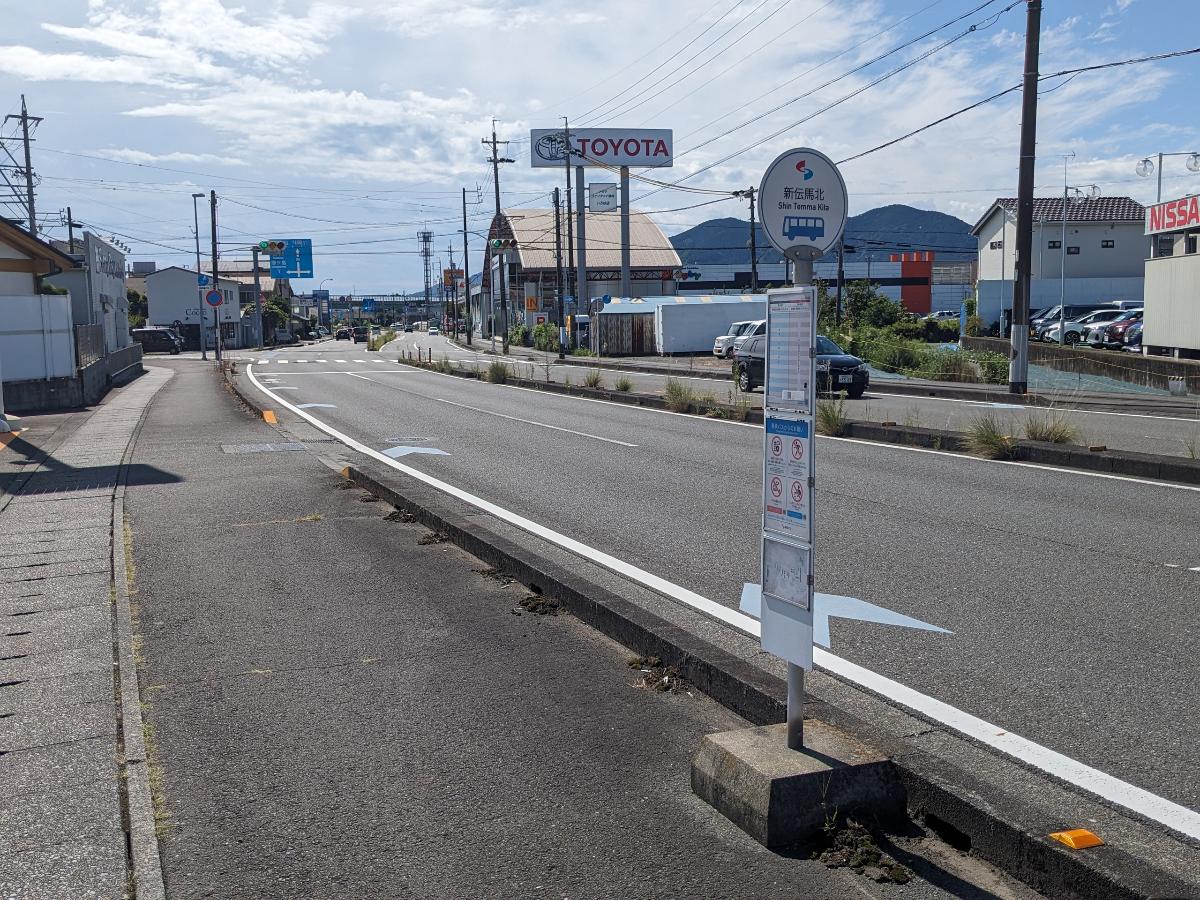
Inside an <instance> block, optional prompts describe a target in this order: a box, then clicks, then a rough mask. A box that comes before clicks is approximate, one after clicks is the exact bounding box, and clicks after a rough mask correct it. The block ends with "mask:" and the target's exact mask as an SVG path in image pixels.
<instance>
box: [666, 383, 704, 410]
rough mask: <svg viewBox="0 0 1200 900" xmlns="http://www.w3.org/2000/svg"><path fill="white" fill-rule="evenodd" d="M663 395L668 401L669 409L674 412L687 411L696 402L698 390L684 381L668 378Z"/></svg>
mask: <svg viewBox="0 0 1200 900" xmlns="http://www.w3.org/2000/svg"><path fill="white" fill-rule="evenodd" d="M663 396H664V397H665V398H666V401H667V409H669V410H671V411H672V412H687V411H688V410H689V409H690V408H691V406H692V404H693V403H695V402H696V392H695V391H693V390H692V389H691V387H690V386H689V385H687V384H685V383H684V382H682V381H678V380H677V379H674V378H668V379H667V384H666V388H665V389H664V390H663Z"/></svg>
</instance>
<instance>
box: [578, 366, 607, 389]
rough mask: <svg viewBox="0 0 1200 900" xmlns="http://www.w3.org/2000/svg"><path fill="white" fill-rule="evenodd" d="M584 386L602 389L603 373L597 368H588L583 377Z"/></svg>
mask: <svg viewBox="0 0 1200 900" xmlns="http://www.w3.org/2000/svg"><path fill="white" fill-rule="evenodd" d="M583 384H584V387H590V388H597V389H602V388H603V387H604V374H603V373H602V372H601V371H600V370H599V369H588V373H587V375H586V376H584V379H583Z"/></svg>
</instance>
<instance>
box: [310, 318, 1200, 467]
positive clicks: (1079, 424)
mask: <svg viewBox="0 0 1200 900" xmlns="http://www.w3.org/2000/svg"><path fill="white" fill-rule="evenodd" d="M339 344H340V345H341V347H343V348H344V347H345V346H346V343H345V342H344V341H339V342H334V344H333V347H334V348H336V347H337V346H338V345H339ZM318 346H329V345H328V344H322V345H318ZM359 346H361V345H359ZM483 346H484V347H489V348H490V346H491V342H490V341H486V342H483ZM497 346H499V343H498V342H497ZM392 350H394V351H396V352H397V353H400V354H403V353H404V352H405V351H407V352H409V353H410V354H415V353H416V352H418V350H419V352H422V353H423V354H425V355H427V354H428V353H429V352H430V351H431V350H432V352H433V357H434V359H435V360H436V359H441V358H443V357H445V358H446V359H449V360H453V361H455V362H459V363H461V364H463V365H478V366H482V367H485V368H486V366H487V364H488V362H489V361H490V359H491V358H490V357H488V356H486V355H484V354H480V353H473V352H471V351H469V350H467V349H465V348H463V347H460V346H457V345H455V344H453V343H451V342H450V341H449V340H447V339H446V338H445V337H443V336H440V335H438V336H432V337H431V336H430V335H428V334H426V333H422V332H414V333H411V334H402V335H400V336H398V338H397V340H396V342H395V343H394V344H393V345H392V347H391V348H389V352H390V351H392ZM331 352H332V351H331ZM337 356H339V357H344V356H345V353H338V354H337ZM512 356H513V361H512V365H513V367H514V369H515V370H516V371H517V372H518V373H519V374H521V375H523V376H525V377H532V378H536V379H539V380H545V379H547V378H549V379H550V380H553V381H557V382H562V381H563V380H564V379H566V378H570V379H571V380H572V381H573V382H574V383H575V384H580V383H582V381H583V379H584V377H585V375H586V374H587V370H586V369H584V368H581V367H579V366H576V365H551V366H550V368H549V371H547V367H546V366H545V365H544V364H543V363H542V362H540V361H536V360H531V359H529V356H530V354H528V353H526V352H523V350H521V349H514V351H513V354H512ZM678 364H679V366H681V367H685V366H686V365H687V361H680V362H679V363H678ZM601 365H603V364H602V363H601ZM695 367H696V368H698V369H704V370H711V369H713V368H716V367H719V368H721V369H722V370H723V369H724V368H725V366H724V365H723V364H718V363H716V362H715V361H713V360H702V361H698V362H696V363H695ZM621 376H624V377H626V378H628V379H629V380H630V381H631V382H632V383H633V386H634V388H633V389H634V390H635V391H639V392H645V393H655V394H661V393H662V392H663V390H664V388H665V386H666V382H667V379H668V377H674V378H676V380H679V381H683V382H684V383H686V384H688V385H689V386H690V387H691V388H692V390H693V391H694V392H695V393H696V394H697V395H699V396H705V395H711V396H712V397H713V398H715V399H716V400H718V401H720V402H729V401H730V400H731V399H732V398H733V396H734V394H733V390H734V386H733V382H732V381H721V380H714V379H712V378H701V377H697V378H688V377H686V376H679V375H674V376H669V375H667V374H654V373H639V372H621V371H617V370H609V369H605V370H604V381H605V385H606V386H607V387H609V388H611V387H612V386H613V385H614V384H615V382H616V379H617V378H619V377H621ZM742 396H743V398H744V399H745V400H746V401H747V402H749V403H750V404H751V405H752V406H754V407H761V406H762V389H761V388H760V389H758V390H756V391H754V392H752V393H750V394H746V395H742ZM846 406H847V412H848V414H849V415H850V417H851V418H853V419H857V420H860V421H869V422H897V423H900V424H910V425H917V426H920V427H923V428H946V429H950V430H953V431H964V430H966V429H967V428H968V427H970V425H971V423H972V422H974V421H975V420H976V419H978V418H979V417H980V416H984V415H990V416H994V417H995V418H996V419H997V420H999V422H1000V423H1001V424H1002V425H1003V426H1004V427H1005V428H1007V429H1009V430H1010V431H1011V432H1012V433H1013V434H1015V435H1017V436H1018V437H1022V436H1024V434H1025V423H1026V420H1027V419H1029V418H1030V417H1033V418H1035V419H1043V420H1045V419H1047V418H1050V417H1061V418H1063V419H1064V420H1065V421H1066V422H1068V423H1069V424H1070V425H1071V426H1073V427H1074V428H1075V430H1076V434H1077V442H1078V443H1082V444H1086V445H1094V444H1103V445H1105V446H1106V447H1112V448H1113V449H1119V450H1135V451H1138V452H1141V453H1159V454H1164V455H1168V456H1183V457H1192V458H1195V456H1196V455H1200V401H1198V402H1197V403H1196V405H1195V407H1194V408H1190V409H1189V408H1186V406H1185V408H1183V409H1181V410H1180V411H1179V412H1178V413H1172V414H1170V415H1165V414H1160V413H1153V414H1146V413H1142V412H1138V411H1136V410H1131V411H1126V412H1115V411H1102V410H1093V409H1080V408H1078V406H1077V405H1076V404H1075V402H1074V401H1073V398H1072V395H1071V394H1070V393H1064V394H1063V396H1062V402H1061V403H1060V404H1059V406H1058V407H1056V408H1055V409H1054V410H1053V412H1051V413H1048V412H1047V411H1046V410H1038V409H1034V410H1028V409H1026V408H1025V407H1024V406H1019V405H1014V404H1008V403H992V402H977V401H967V400H950V399H940V398H934V397H916V396H903V395H896V394H884V393H880V392H878V391H868V392H867V394H866V395H865V396H864V397H863V398H862V399H860V400H847V401H846Z"/></svg>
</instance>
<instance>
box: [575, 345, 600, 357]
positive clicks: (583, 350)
mask: <svg viewBox="0 0 1200 900" xmlns="http://www.w3.org/2000/svg"><path fill="white" fill-rule="evenodd" d="M571 355H572V356H595V355H596V354H595V353H593V352H592V351H591V350H589V349H588V348H587V347H576V348H575V349H574V350H572V351H571Z"/></svg>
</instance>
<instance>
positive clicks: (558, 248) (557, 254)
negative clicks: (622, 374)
mask: <svg viewBox="0 0 1200 900" xmlns="http://www.w3.org/2000/svg"><path fill="white" fill-rule="evenodd" d="M568 180H569V179H568ZM558 198H559V193H558V188H555V189H554V261H555V263H556V267H557V269H558V358H559V359H562V358H563V357H564V356H565V355H566V350H565V345H566V343H567V322H566V319H564V318H563V288H564V286H565V283H566V282H565V280H564V278H563V257H562V219H561V216H560V215H559V199H558ZM567 221H568V222H570V221H571V217H570V216H569V215H568V216H567Z"/></svg>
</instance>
